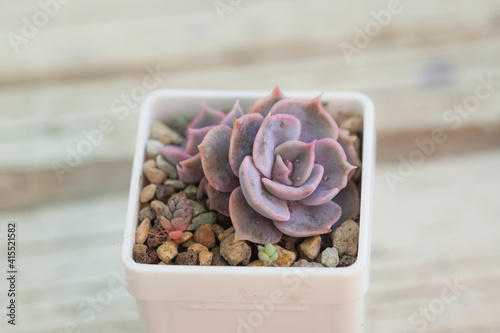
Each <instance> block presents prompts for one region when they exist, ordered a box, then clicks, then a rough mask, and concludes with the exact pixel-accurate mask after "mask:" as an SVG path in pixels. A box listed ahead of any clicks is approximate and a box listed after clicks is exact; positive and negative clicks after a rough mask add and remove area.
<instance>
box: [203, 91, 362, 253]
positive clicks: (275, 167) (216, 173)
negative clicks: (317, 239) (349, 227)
mask: <svg viewBox="0 0 500 333" xmlns="http://www.w3.org/2000/svg"><path fill="white" fill-rule="evenodd" d="M354 140H355V137H349V136H347V135H346V134H344V133H342V132H340V131H339V128H338V126H337V124H336V122H335V121H334V120H333V118H332V116H331V115H330V114H329V113H328V112H326V111H325V110H324V108H323V106H322V104H321V96H319V97H317V98H315V99H313V100H310V101H305V100H298V99H291V98H287V97H286V96H284V95H283V94H282V93H281V92H280V91H279V89H278V88H276V89H275V90H274V91H273V92H272V93H271V95H269V96H267V97H265V98H262V99H260V100H258V101H257V102H256V103H255V104H254V105H253V107H252V109H251V110H250V113H249V114H245V115H243V116H241V117H239V118H238V119H236V120H235V121H234V125H233V128H232V129H231V128H230V127H228V126H225V125H218V126H214V127H213V128H211V129H210V130H209V131H208V132H207V133H206V135H205V136H204V138H203V140H202V142H201V144H200V145H198V149H199V152H200V159H201V165H202V168H203V174H204V176H205V181H204V182H205V184H204V185H205V186H206V187H207V193H208V192H209V191H210V190H211V191H212V192H215V193H216V194H217V196H216V197H217V199H218V204H219V205H220V206H224V207H227V211H228V213H229V215H230V217H231V220H232V222H233V225H234V227H235V232H236V233H235V240H249V241H252V242H254V243H258V244H267V243H271V244H275V243H276V242H278V241H279V240H280V238H281V236H282V234H286V235H289V236H292V237H309V236H312V235H317V234H323V233H327V232H329V231H330V230H331V229H330V228H331V227H332V225H333V224H334V223H335V222H336V221H338V220H339V219H340V218H341V216H342V208H341V206H340V205H339V204H337V203H335V202H334V201H332V199H333V198H334V197H335V196H336V195H337V194H339V192H340V191H341V190H342V189H344V188H345V187H346V185H347V183H348V180H349V179H350V177H352V175H353V170H354V169H355V167H354V166H353V164H355V163H356V160H357V156H356V150H355V148H354ZM212 196H213V197H214V196H215V195H214V194H213V195H212ZM221 210H225V209H221Z"/></svg>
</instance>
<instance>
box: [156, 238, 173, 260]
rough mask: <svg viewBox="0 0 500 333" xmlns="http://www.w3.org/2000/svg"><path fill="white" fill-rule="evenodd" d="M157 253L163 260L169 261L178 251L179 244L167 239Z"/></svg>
mask: <svg viewBox="0 0 500 333" xmlns="http://www.w3.org/2000/svg"><path fill="white" fill-rule="evenodd" d="M156 253H157V254H158V258H160V260H161V261H164V262H165V263H168V262H169V261H170V260H172V259H174V258H175V256H176V255H177V253H178V251H177V244H175V243H174V242H172V241H166V242H165V243H163V244H162V245H160V246H159V247H158V249H157V250H156Z"/></svg>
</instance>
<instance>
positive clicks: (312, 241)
mask: <svg viewBox="0 0 500 333" xmlns="http://www.w3.org/2000/svg"><path fill="white" fill-rule="evenodd" d="M320 249H321V236H318V235H316V236H313V237H309V238H306V240H304V241H303V242H302V243H300V244H299V246H298V250H299V254H300V257H301V258H306V257H307V258H309V259H311V260H312V259H314V258H316V256H317V255H318V253H319V251H320Z"/></svg>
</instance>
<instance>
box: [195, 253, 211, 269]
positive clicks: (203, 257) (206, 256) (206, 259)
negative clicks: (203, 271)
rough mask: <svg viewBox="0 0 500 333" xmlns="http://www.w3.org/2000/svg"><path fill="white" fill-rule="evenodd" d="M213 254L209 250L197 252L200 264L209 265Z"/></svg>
mask: <svg viewBox="0 0 500 333" xmlns="http://www.w3.org/2000/svg"><path fill="white" fill-rule="evenodd" d="M213 256H214V254H213V253H212V252H210V251H201V252H200V253H199V254H198V260H199V262H200V266H211V265H212V258H213Z"/></svg>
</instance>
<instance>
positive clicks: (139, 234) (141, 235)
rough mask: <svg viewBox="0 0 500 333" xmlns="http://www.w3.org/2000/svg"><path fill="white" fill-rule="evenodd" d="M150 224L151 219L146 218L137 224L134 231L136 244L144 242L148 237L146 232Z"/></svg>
mask: <svg viewBox="0 0 500 333" xmlns="http://www.w3.org/2000/svg"><path fill="white" fill-rule="evenodd" d="M150 225H151V221H150V220H149V219H148V218H145V219H144V220H142V222H141V224H139V226H138V227H137V230H136V232H135V243H136V244H144V242H145V241H146V240H147V239H148V232H149V227H150ZM144 246H145V245H144Z"/></svg>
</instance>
